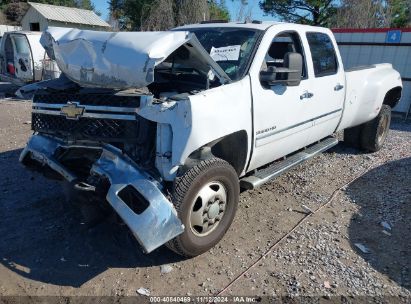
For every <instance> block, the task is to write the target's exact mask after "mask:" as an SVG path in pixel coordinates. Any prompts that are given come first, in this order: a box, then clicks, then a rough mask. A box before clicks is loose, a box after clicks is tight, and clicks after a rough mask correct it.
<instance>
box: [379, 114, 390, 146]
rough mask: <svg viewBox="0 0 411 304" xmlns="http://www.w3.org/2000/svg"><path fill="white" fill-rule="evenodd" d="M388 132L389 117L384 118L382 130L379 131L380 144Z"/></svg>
mask: <svg viewBox="0 0 411 304" xmlns="http://www.w3.org/2000/svg"><path fill="white" fill-rule="evenodd" d="M387 130H388V117H387V116H383V117H382V121H381V125H380V128H379V130H378V143H380V144H381V143H382V142H383V141H384V139H385V137H386V135H387Z"/></svg>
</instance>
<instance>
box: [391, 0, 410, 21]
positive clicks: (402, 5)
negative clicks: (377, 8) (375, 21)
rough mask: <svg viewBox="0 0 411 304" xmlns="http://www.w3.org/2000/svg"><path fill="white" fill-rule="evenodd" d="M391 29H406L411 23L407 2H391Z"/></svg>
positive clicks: (401, 0)
mask: <svg viewBox="0 0 411 304" xmlns="http://www.w3.org/2000/svg"><path fill="white" fill-rule="evenodd" d="M390 5H391V24H390V26H391V27H406V26H407V25H408V24H410V22H411V15H410V14H411V12H410V7H411V6H410V4H409V0H391V1H390Z"/></svg>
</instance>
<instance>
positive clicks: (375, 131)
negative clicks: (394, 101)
mask: <svg viewBox="0 0 411 304" xmlns="http://www.w3.org/2000/svg"><path fill="white" fill-rule="evenodd" d="M390 124H391V108H390V106H388V105H382V107H381V110H380V113H379V114H378V116H377V117H375V118H374V119H373V120H371V121H369V122H366V123H364V124H362V125H359V126H356V127H353V128H348V129H345V130H344V143H345V144H346V145H348V146H350V147H353V148H359V149H362V150H366V151H370V152H376V151H378V150H380V149H381V148H382V146H383V145H384V142H385V139H386V138H387V135H388V131H389V129H390Z"/></svg>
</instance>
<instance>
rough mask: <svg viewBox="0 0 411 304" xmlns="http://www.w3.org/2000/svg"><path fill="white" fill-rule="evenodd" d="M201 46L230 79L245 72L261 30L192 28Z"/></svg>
mask: <svg viewBox="0 0 411 304" xmlns="http://www.w3.org/2000/svg"><path fill="white" fill-rule="evenodd" d="M184 30H188V31H190V32H191V33H194V34H195V35H196V36H197V38H198V40H199V41H200V42H201V44H202V46H203V47H204V48H205V49H206V51H207V52H208V53H209V54H210V56H211V58H213V59H214V60H215V61H216V62H217V63H218V64H219V65H220V66H221V68H222V69H223V70H224V71H225V72H226V73H227V75H228V76H229V77H230V78H231V79H232V80H239V79H241V78H242V77H243V76H244V74H245V73H246V72H247V71H246V70H247V67H248V63H249V61H250V60H251V54H252V52H253V50H254V47H255V45H256V41H257V39H258V37H259V34H260V33H261V31H259V30H255V29H243V28H218V27H209V28H193V29H184Z"/></svg>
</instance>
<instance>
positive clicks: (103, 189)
mask: <svg viewBox="0 0 411 304" xmlns="http://www.w3.org/2000/svg"><path fill="white" fill-rule="evenodd" d="M41 40H42V44H43V46H44V48H45V49H46V51H47V53H48V54H49V56H50V57H51V58H53V59H55V60H56V62H57V64H58V65H59V67H60V69H61V70H62V76H61V77H60V78H59V79H56V80H51V81H47V82H40V83H37V84H35V85H31V86H26V87H23V88H21V89H20V93H21V94H23V95H24V94H34V95H33V109H32V129H33V131H34V135H33V136H32V137H31V139H30V140H29V142H28V144H27V147H26V148H25V149H24V151H23V152H22V154H21V157H20V161H21V162H22V163H23V164H24V165H26V166H28V167H30V168H33V169H38V170H39V171H41V172H42V173H44V174H45V175H47V176H48V177H51V178H56V177H57V178H59V179H61V178H63V179H65V180H67V181H69V182H70V183H71V185H73V186H74V188H75V189H76V190H78V191H80V192H81V191H83V193H84V195H85V197H86V194H89V193H90V192H92V193H95V194H96V195H97V194H98V196H99V197H98V198H97V200H100V198H101V199H103V200H107V201H108V203H109V204H110V205H111V207H112V208H113V209H114V211H115V212H116V213H117V214H118V215H119V216H120V217H121V219H122V220H123V221H124V222H125V223H126V225H127V226H128V227H129V228H130V230H131V231H132V233H133V234H134V236H135V237H136V238H137V240H138V241H139V243H140V244H141V246H142V247H143V248H144V250H145V251H146V252H151V251H153V250H154V249H156V248H158V247H159V246H161V245H163V244H164V243H166V242H168V241H169V240H171V239H173V238H174V237H176V236H178V235H179V234H181V233H183V231H184V227H183V225H182V223H181V221H180V219H179V218H178V216H177V212H176V210H175V208H174V206H173V204H172V203H171V202H170V201H169V199H168V198H167V196H166V195H165V193H167V190H166V189H165V187H166V185H168V184H167V182H169V183H170V182H172V181H173V179H174V177H175V175H176V172H177V170H178V168H179V166H180V165H181V163H180V162H179V160H178V159H177V155H180V154H181V153H180V152H181V150H182V149H183V146H184V143H182V142H179V139H178V138H179V137H180V138H181V137H182V136H185V137H187V134H189V132H190V125H191V115H190V111H189V106H188V105H189V101H188V100H189V97H188V96H189V95H193V94H197V93H198V92H201V91H203V90H207V89H209V88H212V87H216V86H219V85H222V84H224V83H227V82H230V79H229V77H228V76H227V75H226V74H225V72H224V71H223V70H222V69H221V68H220V67H219V65H218V64H217V63H216V62H214V61H213V60H212V59H211V57H210V56H209V54H208V53H207V52H206V51H205V50H204V48H203V47H202V46H201V44H200V43H199V41H198V40H197V38H196V37H195V35H193V34H190V33H189V32H153V33H104V32H93V31H81V30H76V29H65V28H49V29H48V30H47V31H46V32H45V33H44V34H43V36H42V39H41ZM180 140H181V139H180ZM166 181H167V182H166ZM93 201H94V198H93Z"/></svg>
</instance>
